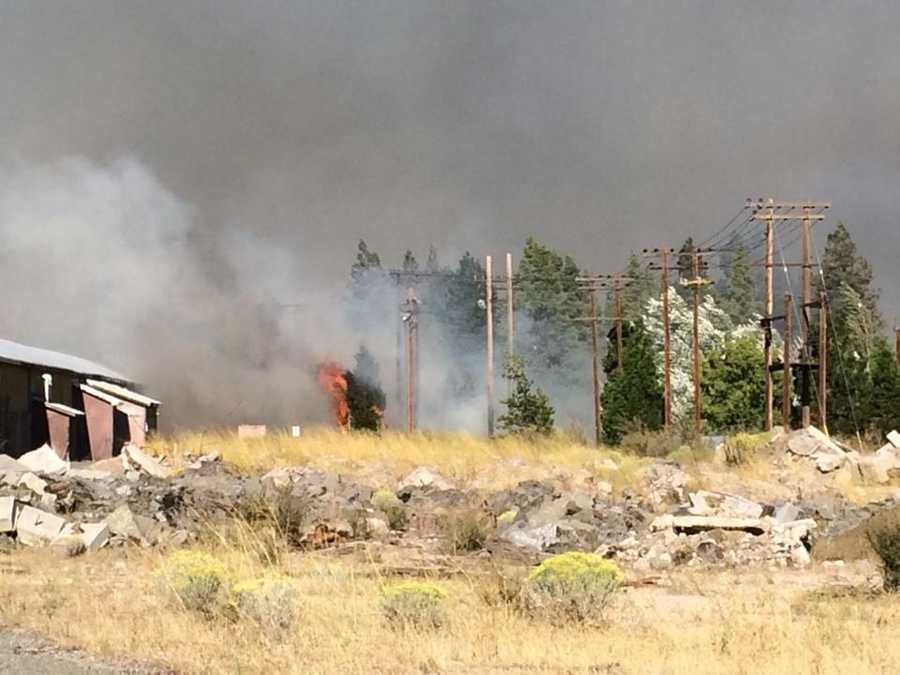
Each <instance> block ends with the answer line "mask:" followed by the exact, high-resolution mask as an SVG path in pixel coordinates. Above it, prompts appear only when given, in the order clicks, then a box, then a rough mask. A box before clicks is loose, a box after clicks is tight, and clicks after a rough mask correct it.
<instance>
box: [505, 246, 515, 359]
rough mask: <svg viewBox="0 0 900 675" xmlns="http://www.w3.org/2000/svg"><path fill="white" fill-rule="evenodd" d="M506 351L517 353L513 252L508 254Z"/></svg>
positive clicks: (510, 353)
mask: <svg viewBox="0 0 900 675" xmlns="http://www.w3.org/2000/svg"><path fill="white" fill-rule="evenodd" d="M506 352H507V354H509V355H510V356H512V355H513V354H515V353H516V320H515V314H514V312H513V264H512V253H507V254H506Z"/></svg>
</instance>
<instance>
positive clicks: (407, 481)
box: [400, 466, 456, 490]
mask: <svg viewBox="0 0 900 675" xmlns="http://www.w3.org/2000/svg"><path fill="white" fill-rule="evenodd" d="M400 485H401V489H402V488H404V487H433V488H435V489H438V490H453V489H454V488H455V487H456V485H454V483H453V482H452V481H449V480H447V479H446V478H444V477H443V476H442V475H441V474H439V473H438V472H437V471H435V470H434V469H431V468H429V467H427V466H420V467H418V468H416V469H414V470H413V471H412V472H410V473H409V474H408V475H407V476H406V478H404V479H403V480H401V481H400Z"/></svg>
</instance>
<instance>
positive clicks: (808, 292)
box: [800, 205, 813, 429]
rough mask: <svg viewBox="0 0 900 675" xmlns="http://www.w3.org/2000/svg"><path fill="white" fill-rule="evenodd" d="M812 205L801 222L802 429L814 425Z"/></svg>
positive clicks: (805, 207) (805, 208)
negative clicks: (812, 387) (811, 341)
mask: <svg viewBox="0 0 900 675" xmlns="http://www.w3.org/2000/svg"><path fill="white" fill-rule="evenodd" d="M812 208H813V207H812V206H811V205H804V206H803V220H801V221H800V228H801V229H800V260H801V262H800V265H801V268H800V269H801V271H800V307H801V315H800V345H801V347H800V348H801V350H802V351H801V357H802V358H801V360H802V361H803V363H804V364H805V366H804V367H803V369H802V370H801V371H800V427H801V428H802V429H806V428H807V427H809V426H810V424H812V420H811V419H810V413H809V402H810V396H809V392H810V372H809V370H810V368H809V366H810V364H811V362H812V350H811V349H810V348H809V306H810V304H811V303H812V259H811V257H810V249H811V248H812V232H811V230H812V219H811V216H812V215H813V214H812V213H811V209H812Z"/></svg>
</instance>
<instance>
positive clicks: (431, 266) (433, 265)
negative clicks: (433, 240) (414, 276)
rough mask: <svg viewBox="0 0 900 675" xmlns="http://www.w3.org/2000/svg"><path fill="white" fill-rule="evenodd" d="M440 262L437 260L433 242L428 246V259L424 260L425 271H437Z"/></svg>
mask: <svg viewBox="0 0 900 675" xmlns="http://www.w3.org/2000/svg"><path fill="white" fill-rule="evenodd" d="M440 269H441V264H440V263H439V262H438V254H437V249H436V248H435V246H434V244H432V245H431V246H429V247H428V260H426V261H425V271H426V272H439V271H440Z"/></svg>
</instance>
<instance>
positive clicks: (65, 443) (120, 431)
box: [0, 339, 160, 460]
mask: <svg viewBox="0 0 900 675" xmlns="http://www.w3.org/2000/svg"><path fill="white" fill-rule="evenodd" d="M159 406H160V402H159V401H157V400H156V399H153V398H150V397H149V396H145V395H144V394H141V393H140V392H138V391H137V386H136V385H135V383H134V382H133V381H131V380H130V378H128V377H126V376H125V375H122V374H121V373H117V372H116V371H114V370H111V369H109V368H107V367H106V366H102V365H100V364H99V363H94V362H92V361H88V360H87V359H82V358H80V357H77V356H72V355H69V354H63V353H61V352H55V351H50V350H48V349H39V348H37V347H29V346H26V345H22V344H18V343H16V342H11V341H9V340H2V339H0V453H4V454H8V455H12V456H14V457H18V456H19V455H21V454H23V453H25V452H28V451H29V450H33V449H34V448H37V447H40V446H41V445H44V444H45V443H46V444H48V445H50V447H52V448H53V449H54V450H55V451H56V453H57V454H58V455H59V456H60V457H62V458H65V459H71V460H83V459H93V460H97V459H103V458H106V457H112V456H113V455H116V454H118V453H119V452H120V451H121V449H122V446H123V445H124V444H125V443H126V442H133V443H136V444H138V445H143V443H144V440H145V439H146V435H147V433H148V432H153V431H155V430H156V428H157V423H158V419H159Z"/></svg>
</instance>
